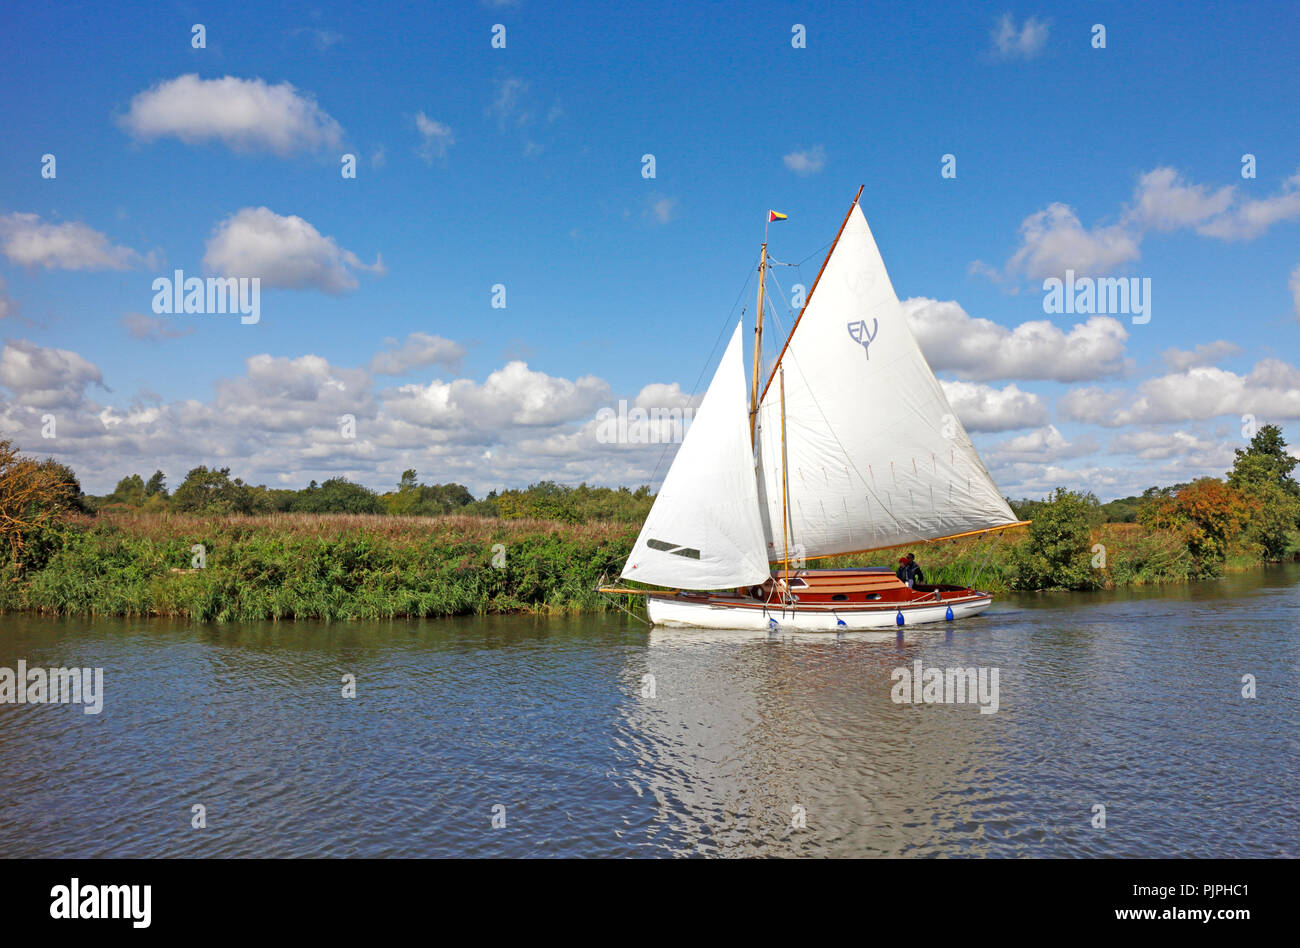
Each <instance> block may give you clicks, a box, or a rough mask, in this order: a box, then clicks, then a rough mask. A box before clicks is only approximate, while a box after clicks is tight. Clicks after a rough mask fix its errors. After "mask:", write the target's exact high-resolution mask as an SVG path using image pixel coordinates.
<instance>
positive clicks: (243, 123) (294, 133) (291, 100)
mask: <svg viewBox="0 0 1300 948" xmlns="http://www.w3.org/2000/svg"><path fill="white" fill-rule="evenodd" d="M120 121H121V124H122V126H123V127H124V128H126V129H127V131H129V132H130V133H131V134H132V135H133V136H134V137H136V138H138V139H142V140H145V141H152V140H153V139H156V138H166V137H172V138H178V139H180V140H181V141H182V142H185V143H186V144H187V145H194V144H200V143H203V142H208V141H220V142H222V143H223V144H225V145H226V146H227V147H228V148H230V149H232V150H234V151H238V152H252V151H269V152H273V153H274V154H277V155H280V156H282V157H283V156H286V155H289V154H292V153H293V152H295V151H300V150H305V151H314V150H316V149H321V148H331V149H335V148H338V147H339V144H340V142H341V141H342V139H343V129H342V127H341V126H340V125H339V123H338V122H336V121H335V120H334V119H333V118H332V117H331V116H330V115H329V114H328V113H327V112H325V111H324V110H323V109H321V107H320V106H319V105H317V104H316V101H315V99H313V98H312V97H311V96H309V95H306V94H304V93H301V92H299V91H298V90H297V89H295V88H294V87H293V86H292V85H291V84H290V83H288V82H281V83H279V84H278V85H270V84H269V83H267V82H265V81H264V80H262V79H240V78H238V77H236V76H225V77H223V78H221V79H200V78H199V77H198V76H197V75H196V74H193V73H191V74H189V75H184V76H177V77H176V78H175V79H169V80H166V81H164V82H160V83H158V84H157V85H155V86H153V87H152V88H150V89H147V90H145V91H144V92H141V93H139V94H137V95H136V96H135V98H133V99H132V100H131V106H130V108H129V109H128V110H127V113H126V114H125V115H124V116H122V118H121V120H120Z"/></svg>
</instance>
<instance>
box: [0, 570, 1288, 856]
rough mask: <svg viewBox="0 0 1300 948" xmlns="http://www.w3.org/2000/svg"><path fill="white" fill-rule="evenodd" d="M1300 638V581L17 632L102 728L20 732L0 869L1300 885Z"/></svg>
mask: <svg viewBox="0 0 1300 948" xmlns="http://www.w3.org/2000/svg"><path fill="white" fill-rule="evenodd" d="M1298 630H1300V565H1295V564H1292V565H1287V566H1282V567H1272V568H1268V569H1264V570H1259V571H1255V572H1251V573H1248V574H1239V575H1235V576H1232V577H1229V578H1226V579H1224V580H1221V581H1216V582H1213V583H1205V584H1200V585H1196V586H1187V587H1162V588H1158V589H1148V590H1136V591H1134V590H1128V591H1120V592H1112V593H1096V594H1059V595H1041V596H1032V597H1007V598H1004V599H1003V600H1002V601H1000V602H996V603H995V604H994V606H993V608H992V609H990V610H989V611H988V612H987V613H985V615H984V616H982V617H979V618H975V619H971V620H966V621H963V622H959V623H957V624H955V625H954V626H952V627H939V628H931V629H923V628H919V627H918V628H909V629H905V631H904V635H903V636H902V638H901V639H900V638H898V637H897V636H896V635H895V634H894V633H893V632H889V633H858V634H851V635H847V636H844V637H841V638H836V637H834V636H830V637H818V636H808V635H804V636H793V637H792V636H782V635H780V634H778V635H775V636H769V635H767V634H748V633H736V634H726V633H708V632H688V631H673V632H667V631H658V630H656V631H651V630H649V629H647V628H646V627H645V626H644V625H640V624H637V623H636V622H633V621H631V620H629V619H627V618H626V617H623V616H616V617H598V618H581V619H563V620H557V619H549V620H548V619H535V618H531V617H488V618H471V619H456V620H442V621H424V622H407V621H394V622H383V623H349V624H339V623H336V624H333V625H326V624H322V623H315V622H297V623H279V624H275V623H256V624H243V625H215V624H202V625H192V624H188V623H183V622H169V621H164V620H121V619H95V620H89V621H88V620H84V619H81V620H66V619H50V618H41V617H31V616H3V617H0V666H3V667H8V668H16V667H17V661H18V660H19V659H23V660H25V661H26V662H27V665H28V667H29V668H30V667H34V666H42V667H60V666H63V667H77V666H82V667H99V668H102V669H103V670H104V679H103V681H104V685H103V702H104V703H103V710H102V712H101V713H99V714H95V715H91V714H85V713H84V712H83V710H82V708H81V707H79V706H75V705H70V704H65V705H52V704H43V705H39V704H22V705H18V704H0V856H5V857H12V856H96V857H97V856H441V855H473V856H670V855H671V856H683V855H715V856H716V855H721V856H753V855H775V856H813V855H831V856H999V857H1005V856H1066V857H1074V856H1085V857H1087V856H1152V857H1154V856H1292V857H1294V856H1297V855H1300V843H1298V842H1297V840H1298V839H1300V792H1298V791H1300V779H1298V778H1297V773H1298V772H1300V768H1298V767H1297V764H1298V763H1300V742H1297V724H1298V723H1300V697H1298V696H1297V690H1298V689H1300V674H1298V672H1300V668H1298V666H1300V634H1298ZM918 660H919V661H920V662H921V663H922V666H921V667H922V668H923V669H924V668H932V667H933V668H940V669H943V668H964V667H975V668H977V669H979V668H982V669H987V670H992V669H996V670H997V672H998V679H997V683H998V691H997V697H998V702H997V710H996V712H994V713H981V710H980V707H979V706H978V705H976V704H970V703H965V704H956V703H952V704H943V703H928V704H927V703H924V702H923V703H920V704H910V703H899V702H895V701H894V700H892V698H891V691H893V692H895V696H898V694H899V690H898V689H896V688H895V679H894V677H893V676H894V673H895V670H897V669H904V668H906V669H908V670H909V671H912V670H914V669H915V668H916V665H915V664H914V663H915V662H917V661H918ZM345 675H354V676H355V681H356V686H355V687H356V695H355V697H344V696H343V693H342V692H343V689H344V687H345V685H344V681H343V678H344V676H345ZM1247 675H1251V676H1254V679H1255V682H1256V685H1255V687H1256V689H1257V691H1256V697H1255V698H1253V699H1250V698H1245V697H1243V696H1242V689H1243V687H1244V686H1243V676H1247ZM647 676H651V677H647ZM988 680H989V681H990V683H991V678H990V679H988ZM651 686H653V687H651ZM909 693H910V692H909ZM985 707H991V704H990V703H989V702H987V701H986V702H985ZM196 806H201V807H203V811H202V815H203V817H204V822H206V825H205V826H201V827H198V828H196V827H195V826H194V825H193V823H194V822H195V821H197V816H196V812H197V811H196V810H195V809H194V808H195V807H196ZM1097 807H1104V817H1105V825H1104V827H1102V826H1099V825H1094V823H1098V822H1100V817H1101V815H1102V811H1100V810H1098V809H1097ZM494 820H495V823H496V824H498V825H495V826H494ZM501 824H504V825H501Z"/></svg>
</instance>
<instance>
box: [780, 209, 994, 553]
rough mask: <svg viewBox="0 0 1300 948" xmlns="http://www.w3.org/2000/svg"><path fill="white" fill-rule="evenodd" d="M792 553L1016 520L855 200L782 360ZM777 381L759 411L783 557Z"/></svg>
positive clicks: (898, 540) (892, 541) (906, 538)
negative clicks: (919, 337)
mask: <svg viewBox="0 0 1300 948" xmlns="http://www.w3.org/2000/svg"><path fill="white" fill-rule="evenodd" d="M781 365H783V366H784V389H785V412H784V413H785V439H784V440H785V449H786V454H787V457H786V467H785V470H786V472H787V476H788V481H789V483H788V490H789V499H788V505H789V517H790V521H789V525H788V528H789V540H788V543H789V545H790V555H791V556H793V555H794V554H795V553H796V552H799V553H801V554H802V555H804V556H808V557H814V556H826V555H831V554H834V553H844V552H849V551H853V550H866V549H873V548H876V547H882V546H891V545H894V544H898V543H909V542H914V541H920V540H927V539H934V538H937V537H944V536H952V535H953V534H957V533H964V532H967V531H973V530H981V529H985V528H988V527H996V526H1004V525H1006V524H1010V523H1015V522H1016V517H1015V515H1014V514H1012V512H1011V509H1010V508H1009V507H1008V506H1007V504H1006V501H1004V500H1003V499H1002V495H1001V494H1000V493H999V491H998V489H997V487H996V486H995V485H994V483H993V481H992V479H991V478H990V477H989V473H988V471H987V470H986V469H985V467H984V464H983V463H982V462H981V461H980V458H979V455H978V454H977V453H976V452H975V448H974V446H973V445H972V444H971V441H970V438H969V437H968V436H967V434H966V430H965V429H964V428H963V427H962V425H961V422H960V421H959V420H958V419H957V415H956V413H955V412H953V410H952V406H951V405H949V404H948V399H947V398H946V397H945V395H944V393H943V388H942V387H941V386H940V385H939V381H938V379H936V378H935V376H934V373H933V372H932V371H931V370H930V366H929V365H928V364H927V363H926V361H925V357H924V356H923V355H922V354H921V349H920V346H919V345H918V344H917V342H916V339H915V338H914V337H913V336H912V333H911V330H909V329H908V327H907V321H906V317H905V316H904V315H903V310H902V307H901V306H900V305H899V302H898V297H897V296H896V295H895V294H894V288H893V286H892V284H891V283H890V281H889V274H888V273H887V272H886V271H885V265H884V263H883V261H882V260H881V258H880V251H879V250H878V249H877V248H876V241H875V238H874V237H873V236H872V234H871V228H870V227H868V226H867V220H866V218H865V217H864V216H863V215H862V211H861V210H860V209H859V208H858V206H857V205H856V204H855V205H854V206H853V209H852V210H851V211H850V214H849V219H848V221H847V222H846V224H845V227H844V230H843V233H842V234H841V235H840V239H839V242H838V243H837V244H836V245H835V249H834V250H833V251H832V253H831V256H830V259H829V260H828V261H827V263H826V266H825V269H824V271H823V272H822V275H821V278H820V280H819V282H818V283H817V286H816V292H815V293H814V294H813V296H812V298H811V299H810V300H809V302H808V305H807V307H806V309H805V310H804V313H803V316H802V318H801V319H800V321H799V323H798V326H797V328H796V329H795V330H794V332H793V334H792V336H791V338H790V341H789V344H788V347H787V349H786V351H785V354H784V356H783V357H782V358H781ZM781 387H782V380H781V378H779V377H778V378H774V379H773V380H772V382H771V384H770V385H769V386H768V389H767V392H766V394H765V395H764V396H763V401H762V404H761V405H760V407H759V413H758V434H757V436H756V437H757V443H758V454H759V458H758V465H759V474H758V480H759V493H760V504H761V506H762V509H763V518H764V530H765V532H766V535H767V542H768V547H767V553H768V556H769V557H770V558H771V559H780V558H783V557H784V555H785V553H784V546H785V543H786V542H787V541H785V540H784V539H783V535H782V523H781V512H782V493H781V487H782V485H781V479H782V470H783V465H782V456H781V451H782V432H781V420H782V419H781Z"/></svg>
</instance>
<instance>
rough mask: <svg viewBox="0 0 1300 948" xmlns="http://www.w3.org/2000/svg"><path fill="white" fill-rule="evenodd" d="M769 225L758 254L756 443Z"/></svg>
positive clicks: (752, 413)
mask: <svg viewBox="0 0 1300 948" xmlns="http://www.w3.org/2000/svg"><path fill="white" fill-rule="evenodd" d="M766 274H767V225H766V224H764V225H763V249H762V251H761V252H760V253H759V256H758V318H757V320H755V323H754V384H753V385H751V386H750V391H749V443H750V444H753V443H754V426H755V424H756V423H757V422H758V377H759V373H760V372H762V370H763V289H764V287H765V286H766V285H767V279H766Z"/></svg>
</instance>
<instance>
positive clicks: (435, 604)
mask: <svg viewBox="0 0 1300 948" xmlns="http://www.w3.org/2000/svg"><path fill="white" fill-rule="evenodd" d="M636 533H637V527H635V526H632V525H628V524H616V523H604V522H601V523H590V524H560V523H555V522H550V521H542V520H522V519H520V520H501V519H489V518H481V517H468V516H449V517H392V516H384V515H378V516H371V515H344V514H340V515H319V514H273V515H266V516H233V517H189V516H181V515H148V514H122V513H114V514H108V515H101V516H99V517H97V518H93V519H91V518H74V519H72V520H70V521H68V522H67V523H65V524H61V525H59V526H58V527H55V528H51V529H48V530H45V531H43V532H42V534H41V535H40V536H39V537H37V538H34V539H33V540H31V541H29V543H28V550H27V554H26V555H25V557H24V561H25V562H24V567H23V568H22V569H15V568H14V567H12V566H10V567H6V568H5V569H4V570H3V571H0V578H2V579H3V581H2V582H0V610H3V611H32V612H38V613H46V614H57V615H114V616H181V617H187V618H189V619H193V620H198V621H207V620H216V621H252V620H257V619H294V618H299V619H305V618H313V619H331V620H332V619H385V618H396V617H434V616H451V615H469V614H475V613H489V612H502V613H505V612H538V613H564V612H579V611H588V610H595V609H600V608H603V607H604V606H605V601H604V600H603V599H602V598H601V597H600V596H599V595H598V594H597V593H596V592H594V589H595V586H596V584H597V581H598V580H599V579H600V576H601V574H602V573H608V574H610V575H614V574H616V573H617V572H618V570H619V569H621V568H622V566H623V561H624V559H625V558H626V555H627V551H628V550H630V549H631V546H632V542H633V541H634V540H635V539H636Z"/></svg>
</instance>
